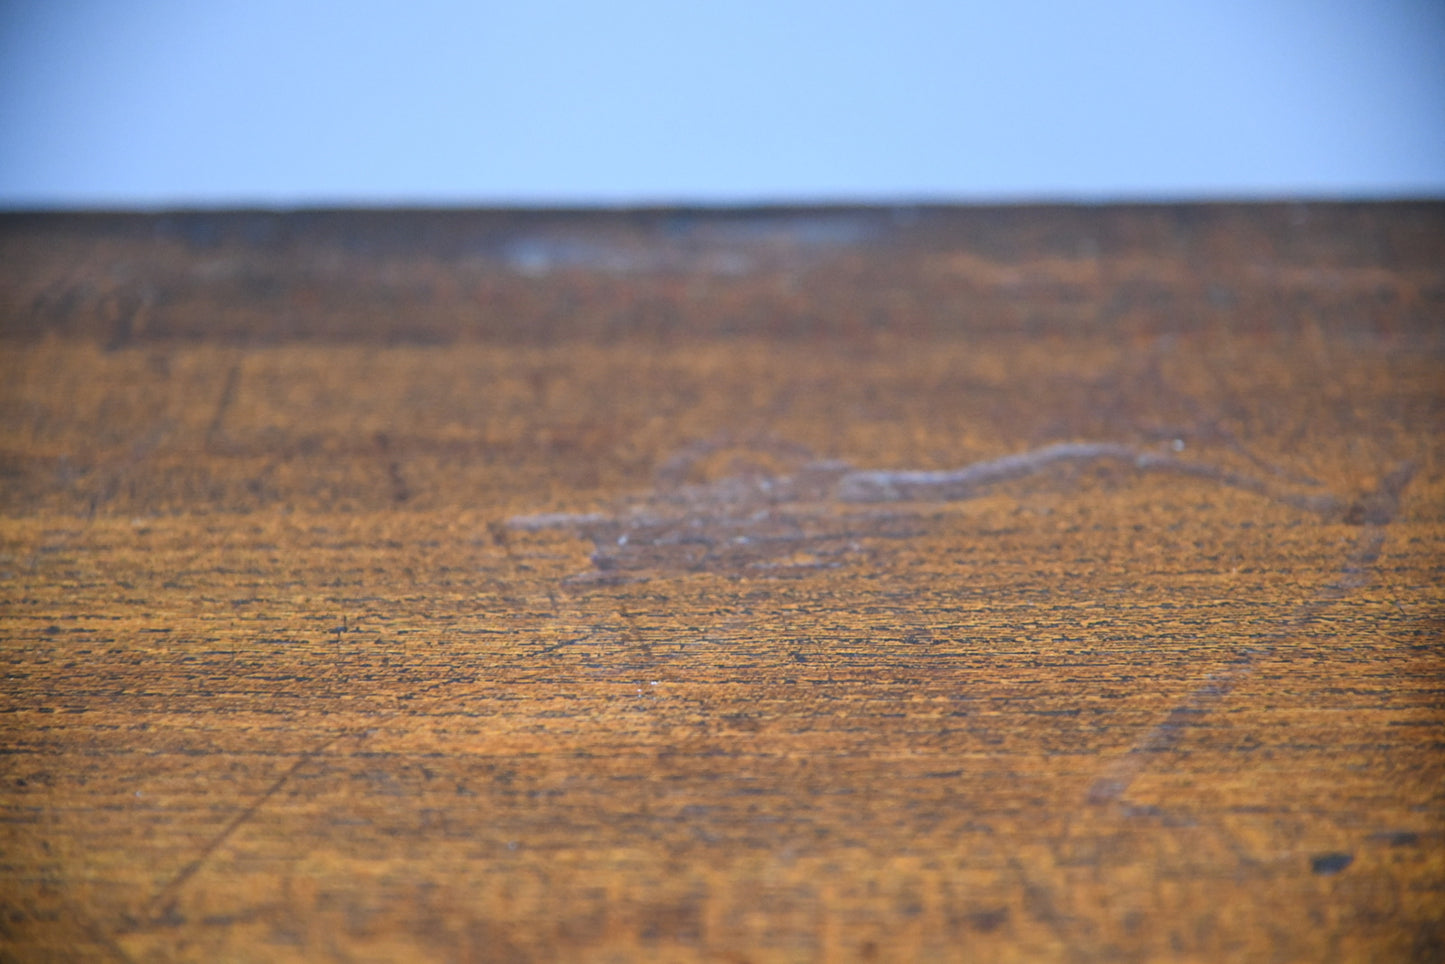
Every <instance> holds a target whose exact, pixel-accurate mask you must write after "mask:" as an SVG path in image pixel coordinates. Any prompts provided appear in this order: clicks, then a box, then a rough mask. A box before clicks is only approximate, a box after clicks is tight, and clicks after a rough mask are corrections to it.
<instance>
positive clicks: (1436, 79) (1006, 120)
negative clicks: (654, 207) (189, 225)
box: [0, 0, 1445, 207]
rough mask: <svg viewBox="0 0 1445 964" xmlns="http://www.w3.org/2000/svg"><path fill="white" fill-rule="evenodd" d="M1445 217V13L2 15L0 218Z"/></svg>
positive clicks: (1263, 2)
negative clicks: (1364, 201) (159, 211)
mask: <svg viewBox="0 0 1445 964" xmlns="http://www.w3.org/2000/svg"><path fill="white" fill-rule="evenodd" d="M1280 195H1290V196H1315V197H1320V196H1323V197H1339V196H1361V197H1393V196H1420V195H1428V196H1445V0H1274V2H1271V0H1248V2H1235V0H1197V2H1174V3H1170V2H1162V0H1161V2H1153V3H1151V2H1142V0H1123V2H1117V3H1107V2H1105V3H1086V2H1078V3H1069V2H1061V0H1000V2H997V3H970V2H930V0H893V2H889V3H884V2H875V3H867V4H863V3H850V2H847V0H826V2H824V0H764V2H739V0H735V2H719V3H684V2H667V3H662V2H658V3H647V2H639V0H606V2H595V3H589V2H583V0H516V2H508V3H487V2H481V3H461V2H447V0H405V2H395V3H387V2H380V0H346V2H335V3H326V2H304V0H246V2H230V0H212V2H207V0H131V2H124V0H111V2H104V0H50V2H42V0H37V2H16V0H0V206H7V207H17V206H36V205H64V206H82V205H107V206H143V207H155V206H161V205H174V204H205V205H228V204H267V205H296V204H308V205H310V204H334V203H341V204H395V203H413V204H415V203H425V204H451V203H468V204H493V203H504V204H537V203H578V202H582V203H606V204H616V203H656V202H708V203H732V202H747V201H827V200H842V201H848V200H894V201H896V200H912V201H918V200H963V201H977V200H1020V199H1033V200H1038V199H1083V200H1101V199H1115V198H1125V199H1164V198H1221V197H1261V196H1263V197H1269V196H1280Z"/></svg>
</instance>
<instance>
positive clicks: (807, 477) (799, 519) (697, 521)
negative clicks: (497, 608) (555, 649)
mask: <svg viewBox="0 0 1445 964" xmlns="http://www.w3.org/2000/svg"><path fill="white" fill-rule="evenodd" d="M770 447H771V449H773V450H774V453H775V454H776V452H778V451H781V446H780V445H779V444H778V443H776V442H773V443H771V446H770ZM696 450H699V447H698V446H692V447H690V448H689V449H687V450H685V452H684V455H686V456H688V457H691V456H692V455H694V454H695V451H696ZM1177 451H1178V449H1177V448H1175V449H1174V450H1173V451H1171V452H1160V451H1151V450H1148V449H1144V448H1140V447H1137V446H1134V445H1128V444H1124V443H1120V442H1062V443H1057V444H1054V445H1047V446H1043V447H1041V448H1036V449H1031V450H1028V451H1025V452H1018V453H1014V454H1010V455H1004V456H1001V457H999V458H994V459H986V460H983V461H979V462H974V463H971V464H969V465H966V466H963V467H962V468H957V469H946V470H941V471H917V470H894V469H855V468H853V467H852V466H850V465H848V464H847V463H845V462H837V461H810V462H805V463H803V464H801V465H799V466H798V467H797V468H796V470H795V471H794V472H793V473H792V474H789V475H763V474H757V473H755V474H752V475H733V476H728V477H725V478H721V479H718V480H716V481H713V482H709V483H705V484H684V483H683V482H682V481H681V478H682V473H681V471H680V470H679V469H678V464H680V462H681V458H682V457H680V456H679V457H674V458H673V459H671V460H669V461H668V462H666V463H664V466H663V471H661V472H660V473H659V484H658V487H657V488H655V489H654V490H653V491H652V492H650V493H646V494H644V495H643V496H641V497H640V498H635V499H631V500H624V501H623V502H622V503H620V504H619V505H617V506H616V507H615V508H614V509H613V510H612V511H610V512H588V513H575V514H574V513H559V512H551V513H541V514H536V515H523V516H514V517H512V518H511V519H509V520H507V522H506V528H507V529H510V530H512V531H520V532H538V531H543V530H547V529H569V530H572V531H573V532H575V533H577V534H578V535H581V536H582V537H584V538H587V539H590V540H591V541H592V542H593V544H594V546H595V551H594V552H593V554H592V567H593V568H592V571H590V572H587V573H582V574H579V575H577V576H574V577H572V579H573V581H591V582H620V581H631V580H641V579H647V578H651V576H653V575H654V574H656V573H660V572H678V571H683V572H687V571H712V572H752V573H759V574H765V575H767V576H769V577H771V578H782V577H785V576H797V575H804V574H806V573H807V572H808V571H812V570H818V569H825V568H836V567H838V566H842V565H844V564H846V563H847V562H849V561H855V560H857V559H858V558H861V557H863V556H865V555H866V554H867V553H868V552H870V551H872V550H871V549H870V546H873V545H875V544H876V543H878V541H879V540H888V539H906V538H912V537H914V536H917V535H919V534H920V533H921V532H922V531H923V527H922V525H921V524H920V522H919V521H918V520H919V518H920V516H921V515H923V514H924V513H926V512H927V511H928V510H927V506H928V505H930V504H931V505H936V504H938V503H942V502H957V501H962V500H966V499H971V498H976V497H978V496H979V495H982V494H983V492H984V491H985V490H986V489H988V488H989V487H991V486H995V485H998V484H1001V483H1006V482H1010V481H1014V480H1017V479H1020V478H1023V477H1025V476H1030V475H1037V474H1040V473H1044V472H1047V471H1049V470H1050V469H1053V468H1055V467H1056V466H1059V465H1063V464H1090V463H1098V462H1119V463H1123V464H1124V465H1125V466H1126V467H1128V468H1131V469H1133V470H1134V471H1136V472H1150V473H1168V474H1174V475H1184V476H1190V477H1193V478H1197V479H1200V480H1202V481H1205V482H1211V483H1213V484H1215V485H1219V486H1223V487H1225V488H1232V489H1238V490H1241V491H1244V492H1249V493H1253V494H1255V495H1258V496H1260V497H1262V498H1266V499H1270V500H1272V501H1275V502H1279V503H1281V504H1284V505H1289V506H1292V507H1294V508H1296V509H1300V510H1301V511H1305V512H1309V513H1312V514H1317V515H1320V516H1324V517H1338V516H1341V515H1342V514H1345V513H1346V507H1345V505H1344V503H1343V502H1342V501H1341V500H1340V499H1339V498H1337V497H1336V496H1334V495H1331V494H1329V493H1321V492H1318V491H1299V490H1298V489H1296V488H1291V487H1287V486H1283V485H1281V484H1279V483H1277V482H1271V481H1267V480H1265V479H1262V478H1259V477H1256V476H1253V475H1247V474H1244V473H1242V472H1237V471H1233V470H1231V469H1228V468H1225V467H1222V466H1218V465H1214V464H1211V463H1209V462H1206V461H1200V460H1193V459H1184V458H1180V457H1179V456H1178V455H1177V454H1175V453H1176V452H1177ZM792 454H794V456H795V458H796V457H797V453H792Z"/></svg>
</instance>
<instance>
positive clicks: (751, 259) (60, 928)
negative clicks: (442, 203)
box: [0, 204, 1445, 961]
mask: <svg viewBox="0 0 1445 964" xmlns="http://www.w3.org/2000/svg"><path fill="white" fill-rule="evenodd" d="M1442 362H1445V206H1442V205H1440V204H1358V205H1352V204H1337V205H1329V204H1313V205H1305V204H1281V205H1266V204H1260V205H1199V206H1156V207H1149V206H1143V207H1089V208H1070V207H1058V208H1029V207H1021V208H953V209H950V208H924V209H873V208H858V209H846V208H838V209H821V208H820V209H806V208H805V209H760V210H750V211H636V212H456V211H450V212H449V211H432V212H425V211H422V212H405V211H398V212H294V213H267V212H237V213H229V214H228V213H215V212H210V213H186V212H181V213H176V214H164V215H146V216H141V215H8V216H5V217H0V460H3V461H0V468H3V471H0V513H3V516H0V540H3V545H0V587H3V588H0V604H3V607H4V608H3V619H0V639H3V647H0V658H3V660H4V677H3V679H4V683H3V686H0V708H3V711H4V712H3V716H0V749H3V751H4V752H3V754H0V781H3V782H0V817H3V820H0V855H3V856H0V865H3V868H4V872H3V876H0V905H3V910H4V914H3V918H0V956H3V957H4V958H5V959H13V960H20V961H30V960H132V961H143V960H144V961H150V960H156V961H171V960H175V961H182V960H184V961H203V960H204V961H213V960H235V961H286V960H296V961H303V960H305V961H312V960H358V961H364V960H366V961H369V960H375V961H392V960H439V961H440V960H479V961H492V960H496V961H512V960H517V961H529V960H537V961H542V960H546V961H551V960H568V961H614V960H616V961H631V960H659V961H687V960H699V961H701V960H719V961H795V960H818V961H849V960H870V959H878V960H951V959H958V960H963V959H967V960H1001V961H1007V960H1030V961H1037V960H1058V961H1104V960H1108V961H1129V960H1180V961H1186V960H1226V959H1232V960H1256V961H1271V960H1277V961H1294V960H1342V961H1343V960H1372V961H1384V960H1438V959H1440V958H1441V957H1442V956H1445V735H1442V733H1445V731H1442V727H1445V705H1442V680H1445V660H1442V644H1441V630H1442V602H1445V591H1442V568H1445V552H1442V549H1445V463H1442V452H1441V439H1442V428H1445V366H1442Z"/></svg>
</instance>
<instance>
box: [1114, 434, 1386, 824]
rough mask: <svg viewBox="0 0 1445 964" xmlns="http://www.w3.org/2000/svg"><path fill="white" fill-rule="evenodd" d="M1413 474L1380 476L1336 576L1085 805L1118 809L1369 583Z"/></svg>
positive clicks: (1133, 752) (1119, 764) (1172, 718)
mask: <svg viewBox="0 0 1445 964" xmlns="http://www.w3.org/2000/svg"><path fill="white" fill-rule="evenodd" d="M1414 473H1415V467H1414V465H1413V464H1410V463H1404V464H1402V465H1400V466H1399V467H1397V468H1396V469H1395V470H1394V471H1393V472H1391V473H1390V474H1389V475H1388V476H1386V477H1385V479H1383V480H1382V481H1381V483H1380V486H1379V488H1378V489H1377V490H1376V491H1375V492H1373V493H1370V494H1368V495H1366V496H1364V497H1362V498H1361V499H1360V500H1359V502H1358V503H1356V505H1365V506H1368V507H1369V509H1368V510H1367V511H1368V512H1369V513H1370V516H1369V517H1370V518H1371V520H1372V521H1371V522H1370V523H1368V524H1367V525H1366V526H1365V530H1364V531H1363V532H1362V533H1361V534H1360V537H1359V539H1358V540H1357V541H1356V543H1355V547H1354V549H1352V550H1351V551H1350V553H1349V555H1347V556H1346V557H1345V561H1344V563H1343V565H1341V567H1340V569H1339V574H1338V575H1337V576H1336V577H1335V578H1334V579H1332V580H1330V581H1329V582H1328V583H1326V584H1325V585H1323V586H1321V587H1320V589H1319V590H1318V591H1317V592H1316V593H1315V595H1314V597H1313V598H1311V599H1310V600H1308V601H1306V602H1305V603H1303V604H1301V605H1300V606H1299V608H1298V609H1297V610H1296V611H1295V613H1294V615H1293V616H1292V617H1291V618H1290V619H1289V620H1288V621H1287V622H1286V623H1285V626H1284V628H1282V629H1280V630H1279V631H1277V632H1275V633H1274V634H1272V635H1271V636H1270V637H1268V638H1267V639H1265V640H1264V641H1263V642H1261V643H1258V644H1256V645H1254V646H1249V647H1246V648H1244V649H1241V650H1240V651H1239V652H1238V653H1237V654H1236V655H1235V658H1234V659H1232V660H1230V662H1229V663H1228V664H1227V665H1226V666H1225V667H1224V668H1223V669H1221V670H1219V671H1218V672H1216V673H1214V674H1212V675H1211V676H1210V677H1209V678H1208V679H1207V680H1206V681H1205V682H1204V683H1203V684H1201V685H1200V686H1199V687H1198V688H1196V689H1195V690H1194V691H1193V692H1192V693H1190V694H1189V695H1188V696H1187V697H1186V698H1185V699H1184V701H1183V702H1181V703H1180V704H1179V705H1177V706H1175V707H1174V708H1173V709H1172V710H1170V711H1169V712H1168V713H1167V714H1166V715H1165V717H1164V719H1162V720H1160V721H1159V722H1158V723H1156V724H1154V726H1153V727H1151V728H1150V729H1149V731H1148V732H1146V733H1145V734H1144V736H1143V737H1142V738H1141V739H1140V740H1139V741H1138V742H1136V743H1135V744H1134V745H1133V746H1132V747H1130V748H1129V749H1128V750H1127V751H1125V753H1124V755H1123V756H1121V757H1119V758H1117V759H1116V760H1115V761H1114V762H1113V763H1112V764H1110V765H1109V766H1108V767H1106V768H1105V771H1104V773H1103V775H1102V776H1100V777H1099V778H1098V779H1096V780H1095V781H1094V783H1093V785H1092V786H1091V787H1090V788H1089V793H1088V801H1089V802H1090V803H1094V804H1117V803H1119V802H1120V801H1121V800H1122V799H1123V796H1124V794H1125V793H1126V792H1128V789H1129V786H1130V784H1132V783H1133V781H1134V780H1135V778H1137V777H1138V776H1139V774H1140V773H1142V772H1143V771H1144V770H1145V769H1146V768H1147V766H1148V761H1149V759H1150V758H1151V757H1153V756H1157V755H1159V754H1163V753H1167V752H1169V751H1170V750H1172V749H1174V747H1175V746H1177V745H1178V744H1179V742H1180V740H1182V739H1183V738H1184V735H1185V733H1186V731H1187V730H1188V728H1189V727H1190V726H1194V725H1197V724H1198V723H1199V722H1200V721H1201V720H1203V719H1204V718H1205V717H1206V716H1208V715H1209V713H1210V712H1212V711H1213V709H1214V708H1215V706H1216V705H1218V704H1219V703H1220V702H1221V701H1222V700H1224V699H1225V698H1226V697H1227V696H1229V694H1230V693H1231V692H1232V691H1233V689H1234V688H1235V687H1236V686H1237V685H1238V684H1239V683H1240V682H1241V681H1242V680H1243V679H1244V678H1245V677H1246V676H1248V675H1249V673H1250V671H1251V670H1253V668H1254V666H1255V664H1256V663H1258V662H1259V661H1260V660H1262V659H1265V658H1266V657H1268V656H1270V655H1272V654H1273V653H1274V652H1275V650H1277V649H1278V648H1279V647H1280V645H1281V644H1283V643H1284V642H1285V641H1287V640H1288V639H1290V638H1291V637H1292V636H1294V635H1296V634H1298V633H1299V632H1300V630H1302V629H1304V628H1305V627H1307V626H1308V625H1310V624H1311V623H1313V622H1315V621H1317V620H1318V619H1320V618H1321V617H1322V616H1323V615H1324V614H1325V612H1326V611H1327V610H1328V609H1329V608H1330V607H1331V606H1333V605H1334V604H1335V603H1337V602H1339V601H1340V600H1342V599H1344V598H1346V597H1347V596H1348V595H1349V594H1350V593H1351V592H1352V591H1354V590H1356V589H1358V588H1360V587H1361V586H1363V585H1364V584H1365V583H1366V582H1368V581H1369V570H1370V567H1371V566H1373V565H1374V564H1375V562H1376V561H1377V560H1378V559H1379V558H1380V552H1381V551H1382V550H1383V548H1384V545H1385V533H1386V527H1387V526H1388V525H1389V523H1390V521H1391V520H1392V519H1393V518H1394V517H1395V515H1396V513H1397V512H1398V511H1399V504H1400V497H1401V495H1402V494H1403V493H1404V490H1405V486H1406V485H1408V484H1409V482H1410V479H1411V477H1412V476H1413V475H1414Z"/></svg>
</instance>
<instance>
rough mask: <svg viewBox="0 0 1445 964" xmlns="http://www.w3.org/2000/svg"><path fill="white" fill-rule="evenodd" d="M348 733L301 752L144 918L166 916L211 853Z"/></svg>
mask: <svg viewBox="0 0 1445 964" xmlns="http://www.w3.org/2000/svg"><path fill="white" fill-rule="evenodd" d="M348 735H350V734H349V733H338V734H336V735H335V736H332V737H331V738H330V739H328V740H326V741H325V742H323V743H321V744H320V745H319V746H316V747H313V748H312V749H310V750H307V751H306V752H305V753H303V754H301V756H300V757H298V758H297V760H296V762H294V763H292V764H291V766H289V767H287V768H286V770H285V771H284V772H282V774H281V775H280V776H279V777H277V778H276V779H275V780H273V781H272V782H271V785H270V786H268V787H267V788H266V789H265V790H264V791H263V792H262V793H261V795H260V796H258V797H256V798H255V799H254V800H252V801H251V802H250V803H249V804H247V805H246V806H245V807H244V808H242V809H241V810H240V811H239V812H238V813H237V814H236V815H235V816H233V817H232V818H231V819H230V820H229V821H227V822H226V825H225V826H224V827H222V828H221V830H220V832H219V833H217V834H216V835H215V836H214V837H212V838H211V839H210V841H208V842H207V843H206V845H205V846H204V847H202V848H201V851H200V853H198V854H196V856H195V858H194V859H192V860H191V862H190V863H188V864H186V865H185V866H184V867H182V868H181V869H180V871H179V872H178V873H177V874H176V875H175V876H174V877H172V878H171V879H170V880H169V881H167V882H166V884H165V886H164V887H162V888H161V889H160V890H159V891H157V892H156V895H155V896H154V897H152V898H151V899H150V902H149V903H148V904H147V905H146V911H145V918H144V919H145V920H146V921H147V922H152V923H153V922H157V921H159V920H163V919H164V918H163V917H162V916H161V915H162V914H163V913H165V912H167V911H168V910H169V905H170V904H171V903H173V901H174V899H175V896H176V894H177V893H179V892H180V889H181V888H182V887H184V886H185V885H186V883H187V881H189V880H190V879H191V878H192V877H194V876H195V875H196V873H197V872H198V871H199V870H200V869H201V868H202V867H204V866H205V865H206V861H208V860H210V858H211V856H212V855H213V854H214V853H215V852H216V851H217V850H218V849H219V848H220V847H221V845H222V844H224V843H225V842H226V841H227V840H229V839H231V837H233V836H234V835H235V833H236V831H237V830H239V829H240V828H241V827H242V826H243V825H244V824H245V823H246V822H247V821H249V820H251V819H252V818H253V817H255V816H256V814H257V813H259V812H260V811H261V809H262V808H263V807H264V806H265V805H266V803H267V802H268V801H269V800H270V799H271V798H272V797H274V796H275V795H276V794H277V793H278V792H279V791H280V790H281V788H282V787H284V786H285V785H286V784H287V783H288V782H290V780H291V778H292V777H294V776H295V775H296V774H297V773H299V772H300V771H301V768H302V767H304V766H306V764H308V763H310V762H311V761H312V760H314V759H316V757H318V756H320V755H321V754H322V753H325V752H326V751H327V750H328V749H330V748H331V747H332V746H333V745H334V744H335V743H336V742H337V741H339V740H341V739H342V738H343V737H345V736H348Z"/></svg>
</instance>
